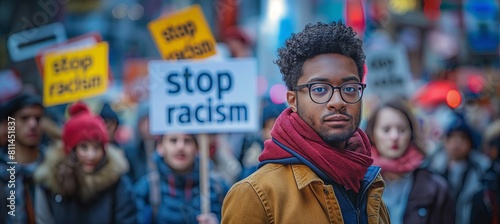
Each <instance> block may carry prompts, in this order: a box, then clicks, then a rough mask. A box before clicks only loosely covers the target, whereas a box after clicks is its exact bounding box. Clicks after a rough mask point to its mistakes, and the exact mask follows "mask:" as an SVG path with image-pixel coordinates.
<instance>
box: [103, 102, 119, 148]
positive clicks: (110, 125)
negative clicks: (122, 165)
mask: <svg viewBox="0 0 500 224" xmlns="http://www.w3.org/2000/svg"><path fill="white" fill-rule="evenodd" d="M99 115H101V117H102V119H104V122H105V123H106V129H107V130H108V133H109V144H112V145H114V146H116V147H118V148H121V147H120V145H119V144H118V142H116V139H115V134H116V130H118V126H120V118H118V114H116V112H115V111H114V110H113V109H112V108H111V106H110V105H109V103H104V104H103V106H102V109H101V112H100V113H99Z"/></svg>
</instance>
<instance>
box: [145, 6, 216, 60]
mask: <svg viewBox="0 0 500 224" xmlns="http://www.w3.org/2000/svg"><path fill="white" fill-rule="evenodd" d="M148 28H149V31H150V32H151V36H153V40H154V41H155V44H156V47H157V48H158V50H159V52H160V55H161V57H162V58H163V59H166V60H175V59H191V58H206V57H209V56H211V55H214V54H215V53H216V43H215V39H214V37H213V36H212V32H211V31H210V27H209V26H208V24H207V22H206V20H205V16H204V15H203V11H202V10H201V7H200V6H199V5H194V6H191V7H188V8H186V9H183V10H181V11H178V12H176V13H174V14H172V15H170V16H166V17H161V18H159V19H156V20H154V21H151V22H150V23H149V24H148Z"/></svg>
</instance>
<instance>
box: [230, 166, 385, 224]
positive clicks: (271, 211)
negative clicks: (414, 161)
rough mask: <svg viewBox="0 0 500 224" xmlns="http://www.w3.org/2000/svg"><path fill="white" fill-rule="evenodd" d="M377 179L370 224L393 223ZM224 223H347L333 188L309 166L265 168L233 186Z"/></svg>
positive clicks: (370, 201) (371, 190) (369, 192)
mask: <svg viewBox="0 0 500 224" xmlns="http://www.w3.org/2000/svg"><path fill="white" fill-rule="evenodd" d="M384 186H385V182H384V180H383V179H382V177H381V176H380V174H378V175H377V177H376V178H375V180H374V181H373V183H372V184H371V185H370V186H369V187H368V189H367V192H366V194H367V206H366V208H367V209H366V213H367V216H368V223H369V224H377V223H380V224H383V223H390V221H389V214H388V213H387V208H386V206H385V204H384V202H383V201H382V193H383V191H384ZM222 223H223V224H224V223H286V224H289V223H344V220H343V218H342V213H341V209H340V206H339V203H338V201H337V197H336V196H335V192H334V190H333V186H332V185H325V184H324V182H323V181H322V180H321V179H320V178H319V177H318V176H317V175H316V174H315V173H314V172H313V171H312V170H311V169H310V168H309V167H308V166H306V165H301V164H292V165H289V164H273V163H270V164H266V165H264V166H263V167H261V168H260V169H259V170H257V171H256V172H255V173H253V174H252V175H250V176H249V177H247V178H245V179H243V180H241V181H240V182H238V183H236V184H235V185H233V187H232V188H231V189H230V190H229V192H228V194H227V195H226V198H225V199H224V203H223V205H222Z"/></svg>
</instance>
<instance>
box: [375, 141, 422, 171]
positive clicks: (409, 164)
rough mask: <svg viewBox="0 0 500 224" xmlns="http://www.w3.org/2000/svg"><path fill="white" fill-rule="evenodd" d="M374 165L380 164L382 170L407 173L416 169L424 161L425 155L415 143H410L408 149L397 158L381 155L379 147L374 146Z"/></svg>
mask: <svg viewBox="0 0 500 224" xmlns="http://www.w3.org/2000/svg"><path fill="white" fill-rule="evenodd" d="M372 158H373V165H376V166H380V168H382V172H390V173H395V174H405V173H408V172H412V171H414V170H416V169H417V168H418V167H419V166H420V165H421V164H422V162H423V161H424V155H423V154H422V153H421V152H420V151H418V149H417V147H416V146H415V145H410V147H409V148H408V150H407V151H406V152H405V153H404V154H403V155H402V156H401V157H399V158H397V159H388V158H385V157H382V156H380V154H379V152H378V150H377V148H376V147H375V146H372Z"/></svg>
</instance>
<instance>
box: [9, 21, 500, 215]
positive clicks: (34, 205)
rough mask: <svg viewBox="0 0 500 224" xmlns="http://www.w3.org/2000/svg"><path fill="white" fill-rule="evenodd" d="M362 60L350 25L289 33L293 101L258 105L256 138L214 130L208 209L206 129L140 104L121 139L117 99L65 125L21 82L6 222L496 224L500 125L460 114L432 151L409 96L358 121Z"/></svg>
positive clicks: (72, 108)
mask: <svg viewBox="0 0 500 224" xmlns="http://www.w3.org/2000/svg"><path fill="white" fill-rule="evenodd" d="M364 60H365V55H364V52H363V48H362V42H361V41H360V40H359V39H357V37H356V34H355V33H354V32H353V30H352V29H351V28H349V27H347V26H345V25H344V24H343V23H335V22H334V23H329V24H325V23H317V24H310V25H308V26H306V28H305V29H304V30H303V31H301V32H300V33H298V34H294V35H292V36H291V37H290V38H289V39H288V40H287V41H286V42H285V45H284V46H283V47H282V48H280V49H279V50H278V60H277V61H276V63H277V65H278V66H279V67H280V70H281V73H282V75H283V81H285V83H286V85H287V87H288V92H287V96H286V97H287V104H288V105H277V104H274V103H272V102H267V101H266V102H264V103H262V110H261V112H260V114H261V119H260V120H261V126H260V131H259V132H257V133H248V134H245V135H244V136H238V135H233V134H232V133H223V134H211V135H209V141H208V144H209V145H208V148H209V156H210V171H209V182H210V189H209V195H208V198H207V200H208V201H209V204H210V213H209V214H202V212H201V211H202V209H201V207H202V202H201V201H202V195H201V192H202V190H201V185H200V168H199V167H200V156H199V149H200V145H199V141H198V138H197V136H196V135H193V134H188V133H165V134H164V135H161V136H156V135H152V134H151V133H150V131H149V124H150V122H154V121H150V120H149V116H148V114H149V108H148V106H147V105H146V104H141V105H140V106H139V107H138V108H137V123H136V125H135V126H134V127H133V129H134V130H135V131H136V133H134V134H133V138H132V140H131V141H129V142H125V143H123V142H122V143H119V142H118V141H116V139H115V134H116V131H117V129H118V128H119V127H120V125H122V123H121V122H120V116H118V114H117V113H116V112H115V111H114V110H113V108H112V106H111V105H110V104H109V102H103V105H104V106H103V107H102V110H100V111H92V110H91V109H90V107H89V106H88V105H86V104H85V103H84V102H75V103H72V104H70V105H68V107H67V113H68V117H67V119H66V120H65V122H64V124H62V125H61V126H57V122H51V121H50V119H51V118H50V117H51V116H50V114H48V113H49V111H48V110H47V109H46V108H44V106H43V104H42V100H41V97H40V96H38V95H37V94H34V93H31V92H29V91H25V92H23V93H21V94H19V95H17V96H15V97H13V98H12V99H9V100H8V101H6V102H5V103H3V104H1V105H0V107H1V108H0V112H1V113H2V114H1V117H0V119H1V120H0V127H1V128H0V140H1V142H0V148H1V150H0V167H1V170H0V186H1V187H0V189H1V192H0V194H1V198H2V200H3V201H5V199H9V198H10V197H11V195H13V197H12V198H14V199H13V203H11V202H10V201H8V200H7V202H8V203H9V204H14V205H15V206H14V207H9V206H1V207H0V222H1V223H6V224H13V223H220V222H222V223H356V222H357V223H459V224H466V223H498V222H499V220H500V206H499V202H500V198H499V197H500V192H499V191H500V188H499V187H500V156H499V150H500V120H496V121H494V122H491V123H490V124H489V126H488V128H487V129H486V130H484V132H483V133H478V130H475V129H474V128H473V126H472V125H471V124H470V121H469V120H468V119H466V116H465V114H464V111H461V110H459V109H456V110H454V112H453V115H452V121H451V122H449V124H448V125H447V127H444V130H445V133H444V135H443V138H442V139H441V142H439V144H438V145H439V148H438V149H437V150H436V151H435V153H429V152H430V149H428V148H427V147H428V146H427V145H428V144H427V143H426V142H427V141H428V140H427V139H426V136H424V135H423V134H422V133H423V127H421V126H422V123H421V122H419V120H418V119H417V115H416V114H415V113H414V109H413V108H412V107H413V105H412V104H411V103H410V102H409V101H408V99H404V98H390V99H384V100H383V102H381V103H380V104H379V105H377V107H376V109H374V110H373V111H371V114H370V116H369V118H368V119H367V124H366V127H364V128H361V127H360V122H361V114H362V111H361V108H362V102H363V100H362V99H363V91H364V89H365V88H370V87H369V86H368V87H367V86H366V85H365V84H363V83H362V80H363V76H364V74H365V72H364ZM10 118H12V120H14V121H15V133H14V135H15V141H14V142H11V141H9V140H10V139H11V138H10V137H9V138H7V136H8V130H10V129H8V127H10V124H11V123H10V122H11V119H10ZM478 135H480V136H481V137H482V138H477V136H478ZM235 139H236V140H235ZM478 139H480V140H478ZM234 142H236V143H234ZM11 149H15V154H12V153H10V154H9V152H11V151H12V150H11ZM12 155H13V156H12ZM12 162H15V164H13V163H12ZM10 170H15V172H9V171H10ZM12 181H13V182H14V183H15V185H10V184H11V183H13V182H12ZM12 186H15V187H12ZM12 211H14V212H12ZM11 214H15V215H11Z"/></svg>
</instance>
